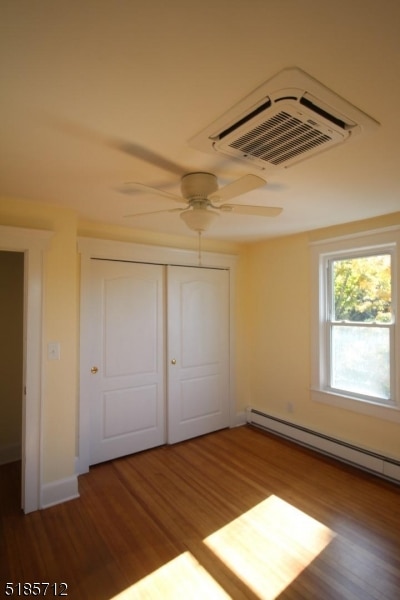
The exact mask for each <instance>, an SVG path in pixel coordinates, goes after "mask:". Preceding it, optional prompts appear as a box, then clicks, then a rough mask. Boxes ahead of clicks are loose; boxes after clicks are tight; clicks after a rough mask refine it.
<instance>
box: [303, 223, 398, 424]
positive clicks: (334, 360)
mask: <svg viewBox="0 0 400 600" xmlns="http://www.w3.org/2000/svg"><path fill="white" fill-rule="evenodd" d="M398 242H399V234H398V232H386V233H381V234H378V233H377V234H371V235H369V236H363V237H361V236H359V237H354V238H346V239H341V240H337V241H331V242H327V243H318V244H315V245H313V247H312V257H313V296H314V298H313V311H312V314H313V334H312V390H313V392H312V396H313V398H314V399H316V400H322V401H325V402H329V403H333V404H336V405H338V406H342V407H348V408H351V409H352V410H354V409H356V410H357V408H358V410H359V411H360V412H366V410H365V407H366V406H367V405H369V406H375V407H378V408H375V409H372V412H371V414H377V410H379V407H380V408H382V409H386V410H387V409H391V414H392V416H393V409H394V410H396V409H399V404H398V390H397V389H396V387H397V386H398V379H399V375H398V373H399V371H398V357H397V356H396V348H398V347H399V343H398V339H397V341H396V338H398V332H397V331H396V324H395V315H396V313H397V310H396V309H397V303H398V300H397V293H396V292H397V275H396V274H397V267H396V265H397V252H398V248H399V243H398ZM360 407H362V408H361V409H360ZM389 418H390V417H389ZM397 418H398V419H399V420H400V415H399V417H396V420H397Z"/></svg>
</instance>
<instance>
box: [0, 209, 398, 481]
mask: <svg viewBox="0 0 400 600" xmlns="http://www.w3.org/2000/svg"><path fill="white" fill-rule="evenodd" d="M398 223H400V213H399V214H397V215H394V216H392V217H385V218H382V219H376V220H374V221H371V222H367V223H358V224H354V225H346V226H343V227H342V228H333V229H329V230H326V231H319V232H311V233H310V234H301V235H297V236H292V237H286V238H278V239H275V240H270V241H265V242H260V243H256V244H251V245H248V246H243V245H239V244H233V243H228V242H213V241H211V240H208V239H207V238H204V241H203V242H204V243H203V248H204V250H208V251H213V252H218V251H219V252H224V253H229V254H237V255H238V256H239V260H238V277H237V331H236V367H237V381H236V383H237V399H238V403H237V408H238V411H242V410H244V408H245V407H246V406H247V405H249V404H251V405H252V406H255V407H257V408H259V409H261V410H263V411H265V412H268V413H270V414H274V415H276V416H282V417H284V418H286V419H289V417H290V420H293V421H296V422H297V423H300V424H303V425H305V426H307V427H311V428H315V429H318V430H320V431H322V432H325V433H327V434H331V435H333V436H337V437H340V438H342V439H346V440H348V441H351V442H354V443H359V444H361V445H363V446H366V447H371V448H373V449H375V450H377V451H378V452H383V453H388V454H389V455H392V456H395V457H397V458H399V459H400V449H399V433H400V432H399V426H398V425H393V424H391V423H389V422H387V421H385V422H383V421H382V422H380V421H379V422H378V421H376V420H372V419H370V418H367V417H362V416H360V415H356V414H352V413H350V412H346V413H345V412H344V411H339V410H335V409H334V408H333V407H329V406H326V405H316V404H315V403H312V402H311V400H310V391H309V388H310V308H309V306H310V282H309V249H308V243H309V241H310V240H312V239H321V236H322V237H332V236H333V235H339V234H340V235H341V234H343V233H350V232H351V231H356V230H362V229H365V230H367V229H369V228H374V227H380V226H384V225H390V224H398ZM0 224H1V225H8V226H12V227H27V228H33V229H35V228H36V229H47V230H49V231H52V232H53V233H54V235H53V236H52V238H51V240H50V242H49V245H48V248H47V249H46V251H45V256H44V273H45V275H44V319H43V356H44V361H43V415H42V421H43V453H42V456H43V458H42V460H43V473H42V479H43V483H48V482H53V481H57V480H60V479H63V478H67V477H69V476H71V475H73V474H74V461H75V455H76V435H77V431H78V426H79V423H78V406H79V404H78V400H79V399H78V384H79V381H78V375H79V261H78V255H77V237H78V236H79V235H85V236H92V237H97V238H105V239H114V240H119V241H132V242H138V243H149V244H157V245H162V246H173V247H178V248H188V249H195V248H196V247H197V240H196V237H195V236H191V237H187V238H186V237H185V238H179V237H171V236H167V235H158V234H157V235H156V234H153V233H148V232H147V233H146V232H140V231H134V230H131V229H128V228H121V227H115V226H106V225H101V224H98V223H90V222H79V220H78V218H77V215H76V214H75V213H74V212H73V211H70V210H67V209H64V208H60V207H55V206H53V205H46V204H42V203H39V202H27V201H24V200H16V199H6V198H4V199H0ZM360 228H361V229H360ZM52 341H58V342H60V345H61V359H60V360H59V361H49V360H48V359H47V344H48V342H52ZM288 402H291V403H292V404H293V407H294V412H293V413H288V411H287V406H288Z"/></svg>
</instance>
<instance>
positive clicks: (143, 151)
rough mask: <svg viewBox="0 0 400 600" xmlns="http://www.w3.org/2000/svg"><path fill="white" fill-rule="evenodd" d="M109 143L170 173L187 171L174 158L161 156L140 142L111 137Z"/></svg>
mask: <svg viewBox="0 0 400 600" xmlns="http://www.w3.org/2000/svg"><path fill="white" fill-rule="evenodd" d="M109 144H110V146H113V147H114V148H115V149H117V150H120V151H121V152H125V154H129V155H130V156H133V157H134V158H138V159H139V160H143V161H145V162H147V163H149V164H150V165H153V166H154V167H158V168H159V169H163V170H164V171H168V172H169V173H174V174H175V175H179V176H180V177H181V176H182V175H183V174H184V173H185V169H183V168H182V167H181V166H180V165H177V164H176V163H174V162H172V160H169V159H167V158H165V157H164V156H161V154H158V153H157V152H154V150H150V149H149V148H146V147H145V146H142V145H140V144H134V143H132V142H126V141H124V140H119V139H109Z"/></svg>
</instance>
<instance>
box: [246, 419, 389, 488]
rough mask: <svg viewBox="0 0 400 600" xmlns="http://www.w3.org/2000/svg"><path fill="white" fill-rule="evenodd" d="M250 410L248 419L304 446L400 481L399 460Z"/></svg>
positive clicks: (251, 423) (257, 425)
mask: <svg viewBox="0 0 400 600" xmlns="http://www.w3.org/2000/svg"><path fill="white" fill-rule="evenodd" d="M246 413H247V422H248V423H249V424H250V425H255V426H256V427H260V428H261V429H265V430H267V431H271V432H272V433H275V434H277V435H279V436H281V437H284V438H286V439H289V440H291V441H293V442H296V443H298V444H300V445H302V446H306V447H308V448H312V449H313V450H317V451H318V452H321V453H322V454H326V455H329V456H332V457H333V458H336V459H338V460H340V461H342V462H345V463H348V464H351V465H354V466H356V467H359V468H360V469H363V470H365V471H369V472H370V473H374V474H375V475H379V477H383V478H385V479H389V480H391V481H394V482H396V483H400V462H399V461H396V460H393V459H391V458H389V457H387V456H382V455H380V454H377V453H375V452H370V451H368V450H365V449H364V448H359V447H357V446H354V445H352V444H348V443H346V442H343V441H341V440H337V439H335V438H332V437H329V436H326V435H323V434H321V433H318V432H316V431H312V430H311V429H307V428H305V427H301V426H299V425H295V424H293V423H290V422H288V421H284V420H282V419H278V418H276V417H273V416H271V415H268V414H265V413H263V412H260V411H258V410H255V409H252V408H249V409H247V411H246Z"/></svg>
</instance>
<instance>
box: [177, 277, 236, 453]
mask: <svg viewBox="0 0 400 600" xmlns="http://www.w3.org/2000/svg"><path fill="white" fill-rule="evenodd" d="M167 269H168V270H167V315H168V320H167V331H168V338H167V347H168V357H167V363H168V403H167V432H168V433H167V439H168V443H170V444H172V443H175V442H180V441H182V440H185V439H188V438H192V437H195V436H199V435H203V434H205V433H209V432H211V431H216V430H217V429H222V428H224V427H228V426H229V272H228V271H226V270H218V269H205V268H195V267H168V268H167Z"/></svg>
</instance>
